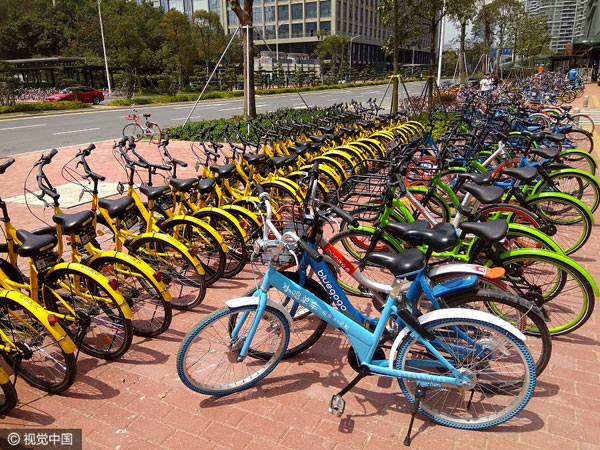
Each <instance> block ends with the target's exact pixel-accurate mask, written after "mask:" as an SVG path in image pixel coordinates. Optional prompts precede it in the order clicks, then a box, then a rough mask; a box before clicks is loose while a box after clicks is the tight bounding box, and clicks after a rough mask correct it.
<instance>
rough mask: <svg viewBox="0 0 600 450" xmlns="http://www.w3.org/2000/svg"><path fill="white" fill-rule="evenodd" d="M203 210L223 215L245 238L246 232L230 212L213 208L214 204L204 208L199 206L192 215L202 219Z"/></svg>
mask: <svg viewBox="0 0 600 450" xmlns="http://www.w3.org/2000/svg"><path fill="white" fill-rule="evenodd" d="M205 212H211V213H215V214H218V215H219V216H222V217H225V218H226V219H228V220H229V221H230V222H231V223H233V225H234V226H235V227H236V228H237V230H238V231H239V232H240V233H241V234H242V237H243V238H244V239H245V238H246V232H245V231H244V229H243V228H242V226H241V225H240V223H239V222H238V220H237V219H236V218H235V217H234V216H233V215H232V214H231V213H229V212H227V211H225V210H224V209H221V208H215V207H214V206H205V207H204V208H200V209H198V210H197V211H194V213H193V214H192V216H194V217H196V218H197V219H200V220H202V217H203V213H205Z"/></svg>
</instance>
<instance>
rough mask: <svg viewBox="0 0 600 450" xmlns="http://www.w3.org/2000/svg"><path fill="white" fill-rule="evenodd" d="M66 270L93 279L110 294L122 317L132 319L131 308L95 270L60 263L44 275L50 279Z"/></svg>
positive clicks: (68, 263)
mask: <svg viewBox="0 0 600 450" xmlns="http://www.w3.org/2000/svg"><path fill="white" fill-rule="evenodd" d="M66 269H68V270H70V271H75V272H79V273H81V274H82V275H86V276H88V277H90V278H93V279H94V280H95V281H97V282H98V284H100V286H102V289H104V290H105V291H106V292H108V293H109V294H111V296H112V297H113V298H114V299H115V300H116V303H117V305H119V307H120V308H121V310H122V311H123V315H124V316H125V318H126V319H132V318H133V314H132V312H131V308H130V307H129V305H128V304H127V302H126V301H125V299H124V298H123V294H121V293H120V292H119V291H115V290H114V289H113V288H111V287H110V284H109V283H108V280H107V279H106V277H105V276H104V275H102V274H101V273H100V272H98V271H97V270H94V269H92V268H91V267H87V266H84V265H83V264H79V263H70V262H62V263H58V264H56V265H55V266H54V267H52V269H50V270H49V271H48V273H47V274H46V278H50V276H51V275H52V274H53V273H55V272H59V271H61V270H66ZM106 301H107V302H110V303H112V302H113V300H108V299H107V300H106Z"/></svg>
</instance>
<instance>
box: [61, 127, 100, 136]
mask: <svg viewBox="0 0 600 450" xmlns="http://www.w3.org/2000/svg"><path fill="white" fill-rule="evenodd" d="M99 129H100V128H86V129H84V130H71V131H59V132H58V133H52V134H53V135H55V136H58V135H59V134H71V133H83V132H84V131H95V130H99Z"/></svg>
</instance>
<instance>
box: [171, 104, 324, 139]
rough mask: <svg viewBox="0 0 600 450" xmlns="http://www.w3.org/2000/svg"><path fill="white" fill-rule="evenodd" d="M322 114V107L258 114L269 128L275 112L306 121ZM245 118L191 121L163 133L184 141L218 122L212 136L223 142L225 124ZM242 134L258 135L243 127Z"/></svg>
mask: <svg viewBox="0 0 600 450" xmlns="http://www.w3.org/2000/svg"><path fill="white" fill-rule="evenodd" d="M311 113H312V114H322V113H324V111H323V110H321V109H317V110H312V111H311V112H309V111H306V110H302V109H300V110H298V109H291V108H282V109H278V110H277V111H275V112H270V113H266V114H259V115H258V116H257V119H258V120H260V122H261V123H262V125H263V126H264V127H265V128H267V129H272V128H273V126H272V125H271V118H272V117H273V114H276V116H277V117H279V116H280V115H281V114H286V116H288V117H290V118H292V117H293V118H294V120H306V121H309V120H310V121H313V120H314V117H313V115H312V114H311ZM245 120H246V119H245V118H244V116H241V115H238V116H234V117H231V118H228V119H213V120H201V121H199V122H190V123H188V124H187V125H186V126H185V127H184V126H183V125H178V126H175V127H171V128H166V129H164V130H163V135H165V134H168V135H169V137H170V138H171V139H178V140H182V141H193V140H195V138H196V136H197V135H198V134H199V133H200V132H202V131H204V129H206V128H208V127H209V126H211V125H213V124H215V123H216V124H217V126H216V127H215V129H214V130H213V131H212V132H211V135H210V137H211V138H212V139H215V140H217V141H218V142H222V141H223V136H222V133H223V129H224V128H225V124H229V125H230V126H236V125H237V124H238V123H240V122H241V123H242V124H243V123H245ZM240 131H241V134H242V137H243V138H244V139H247V140H249V141H251V142H252V141H253V142H256V138H257V136H256V135H255V134H254V133H252V132H251V133H250V134H248V132H247V128H245V127H243V126H242V128H241V130H240ZM230 139H232V141H237V138H236V137H235V136H234V134H233V133H231V134H230Z"/></svg>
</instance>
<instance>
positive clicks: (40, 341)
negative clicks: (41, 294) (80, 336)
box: [0, 297, 77, 394]
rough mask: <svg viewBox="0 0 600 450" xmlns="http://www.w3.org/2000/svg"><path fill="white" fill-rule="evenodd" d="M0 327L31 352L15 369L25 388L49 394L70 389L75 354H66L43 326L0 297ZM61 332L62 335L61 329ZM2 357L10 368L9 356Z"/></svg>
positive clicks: (27, 311) (20, 308)
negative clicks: (25, 384)
mask: <svg viewBox="0 0 600 450" xmlns="http://www.w3.org/2000/svg"><path fill="white" fill-rule="evenodd" d="M55 326H56V325H55ZM0 328H2V331H3V332H4V333H5V334H6V335H7V336H8V337H9V338H10V339H11V341H12V342H13V344H22V345H24V346H25V348H27V349H28V350H29V351H30V352H31V357H30V358H27V359H23V360H22V361H21V364H20V366H19V370H18V374H19V376H20V377H21V378H23V379H24V380H25V381H26V382H27V383H28V384H29V385H31V386H33V387H35V388H36V389H40V390H42V391H45V392H49V393H52V394H57V393H60V392H63V391H65V390H67V389H69V387H71V385H72V384H73V382H74V381H75V377H76V376H77V363H76V361H75V355H74V354H73V353H66V352H65V351H64V350H63V349H62V347H61V346H60V343H59V341H57V340H56V338H55V337H54V336H53V335H52V333H51V332H50V331H49V330H48V328H47V326H46V325H45V324H44V323H42V322H40V321H39V320H38V319H37V317H36V316H35V315H34V314H33V313H32V312H31V311H29V310H28V309H27V307H25V306H23V305H21V304H19V303H17V302H14V301H12V300H10V299H9V298H7V297H1V298H0ZM61 331H62V333H61V334H62V335H63V336H64V335H65V334H64V330H61ZM67 339H68V338H67ZM2 357H3V358H4V360H5V361H6V362H7V363H8V364H10V365H11V366H13V367H14V359H13V358H12V357H11V356H10V355H8V354H6V353H3V354H2Z"/></svg>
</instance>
